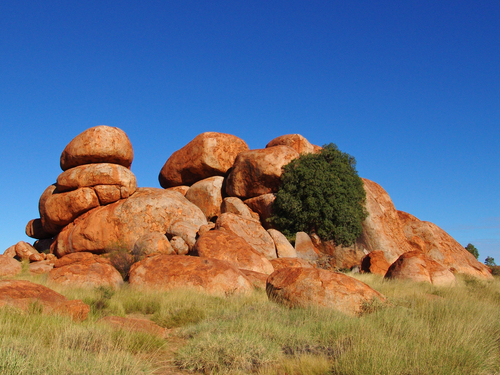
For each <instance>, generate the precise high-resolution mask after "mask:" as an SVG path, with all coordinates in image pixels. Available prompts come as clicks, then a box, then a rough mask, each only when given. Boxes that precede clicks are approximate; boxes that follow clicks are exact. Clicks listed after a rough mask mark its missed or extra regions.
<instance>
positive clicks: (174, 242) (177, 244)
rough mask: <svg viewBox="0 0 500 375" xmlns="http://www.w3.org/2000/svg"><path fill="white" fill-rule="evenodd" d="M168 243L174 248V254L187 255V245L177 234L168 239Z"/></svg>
mask: <svg viewBox="0 0 500 375" xmlns="http://www.w3.org/2000/svg"><path fill="white" fill-rule="evenodd" d="M170 245H171V246H172V249H173V250H174V252H175V254H178V255H187V254H188V253H189V246H188V244H187V243H186V241H184V240H183V239H182V237H179V236H173V237H172V238H171V239H170Z"/></svg>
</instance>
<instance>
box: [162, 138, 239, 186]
mask: <svg viewBox="0 0 500 375" xmlns="http://www.w3.org/2000/svg"><path fill="white" fill-rule="evenodd" d="M247 150H248V145H247V144H246V143H245V141H243V140H242V139H240V138H238V137H236V136H234V135H230V134H224V133H216V132H206V133H202V134H199V135H198V136H196V137H195V138H194V139H193V140H192V141H191V142H189V143H188V144H187V145H186V146H184V147H183V148H181V149H180V150H178V151H176V152H174V153H173V154H172V156H170V157H169V158H168V160H167V161H166V163H165V165H164V166H163V168H162V169H161V171H160V175H159V177H158V180H159V182H160V185H161V186H162V187H164V188H168V187H172V186H179V185H192V184H194V183H195V182H197V181H200V180H203V179H205V178H207V177H212V176H224V175H225V174H226V172H227V171H228V169H229V168H231V167H232V166H233V163H234V160H235V158H236V156H237V155H238V154H239V153H240V152H243V151H247Z"/></svg>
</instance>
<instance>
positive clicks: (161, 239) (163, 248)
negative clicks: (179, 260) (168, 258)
mask: <svg viewBox="0 0 500 375" xmlns="http://www.w3.org/2000/svg"><path fill="white" fill-rule="evenodd" d="M132 254H133V255H134V256H135V257H136V259H140V258H143V257H144V256H146V255H150V254H175V250H174V249H173V248H172V245H171V244H170V242H169V241H168V238H167V237H166V236H165V235H164V234H162V233H159V232H152V233H146V234H145V235H143V236H141V237H140V238H139V239H138V240H137V241H135V244H134V248H133V250H132Z"/></svg>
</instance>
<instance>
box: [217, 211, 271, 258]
mask: <svg viewBox="0 0 500 375" xmlns="http://www.w3.org/2000/svg"><path fill="white" fill-rule="evenodd" d="M215 228H216V229H226V230H229V231H231V232H233V233H234V234H236V235H237V236H239V237H241V238H243V239H244V240H245V241H246V242H247V243H248V244H249V245H250V246H252V247H253V248H254V250H255V251H257V252H258V253H259V254H262V255H264V256H265V257H266V258H267V259H273V258H276V248H275V246H274V241H273V239H272V238H271V236H270V235H269V233H267V231H266V230H265V229H264V228H263V227H262V225H260V223H259V222H256V221H255V220H252V219H245V218H243V217H241V216H239V215H235V214H231V213H225V214H222V215H221V216H220V217H219V218H218V219H217V222H216V223H215Z"/></svg>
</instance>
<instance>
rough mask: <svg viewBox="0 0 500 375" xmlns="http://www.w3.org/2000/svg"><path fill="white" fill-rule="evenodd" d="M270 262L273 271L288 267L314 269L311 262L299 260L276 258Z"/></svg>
mask: <svg viewBox="0 0 500 375" xmlns="http://www.w3.org/2000/svg"><path fill="white" fill-rule="evenodd" d="M270 262H271V264H272V265H273V267H274V270H275V271H276V270H280V269H282V268H288V267H304V268H314V265H313V264H312V263H311V262H309V261H307V260H305V259H301V258H277V259H271V260H270Z"/></svg>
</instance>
